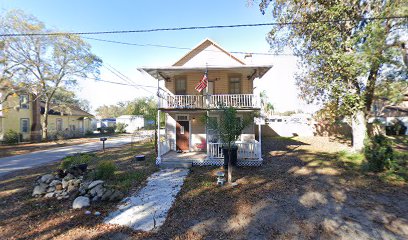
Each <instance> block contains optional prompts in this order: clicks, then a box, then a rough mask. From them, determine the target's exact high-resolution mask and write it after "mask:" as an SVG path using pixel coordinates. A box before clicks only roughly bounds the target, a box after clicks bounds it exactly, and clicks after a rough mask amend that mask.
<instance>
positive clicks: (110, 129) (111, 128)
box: [101, 126, 116, 134]
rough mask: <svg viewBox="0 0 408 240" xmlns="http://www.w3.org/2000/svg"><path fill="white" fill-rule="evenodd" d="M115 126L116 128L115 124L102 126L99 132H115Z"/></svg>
mask: <svg viewBox="0 0 408 240" xmlns="http://www.w3.org/2000/svg"><path fill="white" fill-rule="evenodd" d="M115 128H116V127H115V126H109V127H103V128H102V129H101V132H103V133H109V134H112V133H115Z"/></svg>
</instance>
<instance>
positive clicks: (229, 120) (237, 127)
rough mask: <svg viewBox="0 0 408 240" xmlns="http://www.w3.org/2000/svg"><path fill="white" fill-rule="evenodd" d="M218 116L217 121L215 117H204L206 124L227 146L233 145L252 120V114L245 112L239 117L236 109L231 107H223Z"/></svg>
mask: <svg viewBox="0 0 408 240" xmlns="http://www.w3.org/2000/svg"><path fill="white" fill-rule="evenodd" d="M220 116H221V117H220V122H219V123H218V122H217V120H216V119H213V118H206V119H207V124H208V126H209V128H211V129H213V130H215V131H216V132H217V133H218V135H219V136H220V138H221V141H222V142H223V143H224V145H225V147H227V148H231V147H232V146H234V145H235V141H237V140H238V138H239V136H240V135H241V134H242V131H243V130H244V129H245V128H246V127H248V126H249V125H250V124H251V123H253V121H254V115H253V114H245V116H244V117H243V118H242V119H241V118H239V117H238V116H237V110H236V109H235V108H233V107H228V108H223V109H222V114H221V115H220Z"/></svg>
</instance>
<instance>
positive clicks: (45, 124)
mask: <svg viewBox="0 0 408 240" xmlns="http://www.w3.org/2000/svg"><path fill="white" fill-rule="evenodd" d="M49 106H50V103H49V101H48V100H46V101H45V104H44V114H43V117H44V118H43V120H42V121H41V125H42V139H43V140H45V141H46V140H48V110H49Z"/></svg>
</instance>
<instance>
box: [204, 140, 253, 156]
mask: <svg viewBox="0 0 408 240" xmlns="http://www.w3.org/2000/svg"><path fill="white" fill-rule="evenodd" d="M235 144H236V145H237V146H238V152H237V158H238V159H258V158H259V142H258V141H256V140H254V141H253V142H236V143H235ZM222 145H223V144H222V143H209V144H208V152H207V155H208V158H210V159H214V158H224V154H223V153H222Z"/></svg>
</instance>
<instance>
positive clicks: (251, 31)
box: [0, 0, 314, 112]
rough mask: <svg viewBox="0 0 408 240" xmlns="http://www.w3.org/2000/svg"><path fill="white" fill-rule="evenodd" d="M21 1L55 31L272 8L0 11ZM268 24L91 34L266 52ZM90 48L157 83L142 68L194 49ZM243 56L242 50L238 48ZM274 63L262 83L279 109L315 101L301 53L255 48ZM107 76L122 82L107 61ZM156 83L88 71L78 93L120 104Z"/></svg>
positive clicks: (185, 22) (247, 16) (158, 23)
mask: <svg viewBox="0 0 408 240" xmlns="http://www.w3.org/2000/svg"><path fill="white" fill-rule="evenodd" d="M11 9H21V10H23V11H24V12H25V13H27V14H31V15H33V16H35V17H36V18H38V19H39V20H41V21H42V22H44V23H45V24H46V26H47V27H48V28H52V29H55V30H56V31H72V32H85V31H111V30H138V29H153V28H170V27H188V26H209V25H230V24H246V23H265V22H273V19H272V16H271V14H270V13H266V14H265V15H262V14H261V13H260V11H259V7H258V5H257V4H256V3H255V4H253V5H251V4H248V0H222V1H220V0H206V1H191V0H189V1H188V0H179V1H164V0H162V1H161V0H156V1H130V0H128V1H124V0H115V1H101V0H99V1H96V0H86V1H84V0H70V1H56V0H37V1H32V0H0V13H1V14H3V13H4V12H6V11H8V10H11ZM269 30H270V27H268V26H263V27H245V28H231V29H208V30H185V31H163V32H152V33H130V34H109V35H93V36H89V37H92V38H98V39H105V40H113V41H121V42H129V43H136V44H140V45H146V44H154V45H165V46H175V47H183V48H193V47H195V46H196V45H197V44H198V43H200V42H201V41H202V40H203V39H205V38H210V39H212V40H214V41H215V42H217V43H218V44H219V45H221V46H222V47H223V48H224V49H226V50H227V51H242V52H268V51H270V50H271V49H270V46H269V44H268V43H267V41H266V35H267V33H268V31H269ZM85 40H86V41H87V42H88V43H90V44H91V46H92V52H93V53H94V54H96V55H97V56H99V57H100V58H101V59H102V60H103V62H104V65H105V66H108V67H109V66H112V67H114V68H115V69H117V70H118V71H119V72H121V73H122V74H123V75H125V76H127V77H128V78H130V79H131V80H132V81H134V82H135V83H138V84H143V85H151V86H156V85H157V82H155V81H154V80H152V79H145V78H142V77H141V75H140V74H139V73H138V71H137V68H140V67H146V66H148V67H152V66H169V65H172V64H173V63H174V62H176V61H177V60H178V59H179V58H181V57H182V56H183V55H184V54H186V53H187V51H188V50H179V49H171V48H159V47H152V46H129V45H119V44H113V43H107V42H100V41H95V40H90V39H85ZM237 57H242V56H237ZM258 60H259V63H262V64H273V68H272V69H271V70H270V72H268V73H267V74H266V76H265V77H264V79H265V81H263V82H262V83H261V86H260V88H261V89H264V90H266V91H267V93H268V96H269V100H270V101H271V102H272V103H273V104H274V106H275V109H276V110H277V111H281V112H283V111H288V110H297V109H302V110H306V111H312V110H313V109H314V108H313V107H310V106H306V105H305V104H304V103H302V102H301V101H300V100H299V99H298V97H297V95H298V89H297V87H296V84H295V80H294V74H295V72H296V70H297V69H298V68H297V65H296V58H295V57H293V56H267V57H265V56H264V57H259V59H258V58H257V56H255V55H254V60H253V61H254V62H255V61H256V62H258ZM100 70H101V76H100V78H101V79H104V80H109V81H115V82H123V80H121V79H119V78H118V77H117V76H115V75H113V74H112V73H111V72H109V71H108V70H107V68H106V67H102V68H101V69H100ZM155 91H156V90H155V89H154V88H145V89H140V88H136V87H129V86H120V85H115V84H110V83H102V82H96V81H94V80H90V79H86V80H81V81H80V82H79V86H78V89H77V93H78V95H79V96H80V97H81V98H84V99H87V100H89V101H90V103H91V106H92V108H93V111H94V110H95V109H96V108H97V107H98V106H101V105H109V104H116V103H117V102H119V101H128V100H132V99H134V98H136V97H140V96H151V95H154V93H155Z"/></svg>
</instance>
